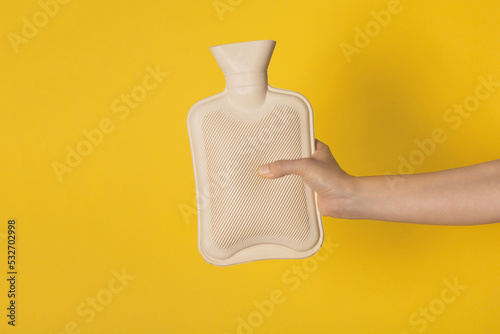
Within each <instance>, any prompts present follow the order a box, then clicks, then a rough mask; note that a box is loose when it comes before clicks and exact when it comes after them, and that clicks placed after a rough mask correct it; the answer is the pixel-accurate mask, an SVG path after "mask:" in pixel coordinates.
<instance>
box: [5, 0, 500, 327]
mask: <svg viewBox="0 0 500 334" xmlns="http://www.w3.org/2000/svg"><path fill="white" fill-rule="evenodd" d="M221 2H222V3H225V4H226V5H227V6H229V7H230V9H231V10H227V11H225V12H223V13H222V16H219V15H218V13H217V11H216V9H215V7H214V4H213V1H211V0H206V1H200V0H196V1H195V0H189V1H187V0H185V1H125V2H121V1H102V0H100V1H97V0H89V1H76V0H73V1H71V2H69V3H68V4H61V5H60V8H59V10H58V12H57V13H56V14H55V15H54V17H50V18H49V20H48V23H47V24H46V25H44V26H43V27H40V28H39V29H38V33H37V34H36V35H35V36H34V37H32V38H29V39H28V42H27V43H23V44H20V45H19V46H18V53H16V52H15V50H14V47H13V45H12V44H11V42H10V41H9V38H8V37H7V36H8V34H9V32H13V33H16V34H18V35H20V34H21V29H22V26H23V20H22V19H23V17H26V18H28V19H29V20H33V19H32V17H33V15H35V14H36V13H37V12H38V11H40V8H41V7H40V4H39V3H38V2H37V1H35V0H30V1H26V0H23V1H14V2H12V1H2V2H1V4H0V13H1V14H0V15H1V17H2V20H1V23H0V35H1V36H3V37H2V38H1V39H0V76H1V77H0V103H1V108H0V113H1V122H0V134H1V136H2V138H1V140H0V142H1V144H0V154H1V159H2V160H1V165H0V168H1V176H0V182H1V183H0V223H1V225H0V249H1V253H0V254H1V255H0V261H1V262H2V263H3V265H2V266H0V267H1V268H4V269H2V274H1V275H0V276H1V277H4V274H5V272H6V271H7V270H6V260H7V259H6V257H7V254H6V239H5V234H6V231H7V220H8V219H9V218H15V219H16V220H17V224H18V230H17V233H18V237H19V239H18V240H19V241H18V244H17V247H18V268H17V269H18V271H19V275H18V286H17V289H18V298H17V303H18V309H17V315H18V318H17V326H16V327H15V328H12V327H11V326H7V324H6V322H7V318H6V316H5V315H6V313H7V312H6V310H5V308H6V307H7V304H6V303H7V302H8V300H7V296H6V295H7V282H6V280H5V279H4V278H2V279H1V280H0V281H1V283H0V295H2V298H0V301H1V303H2V304H1V309H2V310H3V311H2V317H1V319H3V320H2V323H1V324H0V332H2V333H23V334H24V333H26V334H29V333H53V334H55V333H58V334H59V333H71V332H75V333H78V332H81V333H221V334H223V333H236V332H237V326H238V321H239V320H238V319H240V320H241V319H245V320H244V321H246V322H247V323H248V321H249V320H248V317H249V316H252V314H253V316H254V319H253V324H254V325H255V324H257V325H258V326H255V328H254V327H250V330H251V331H253V332H254V333H333V332H335V333H394V334H400V333H405V332H407V333H419V330H420V331H421V332H425V333H429V334H431V333H496V332H499V331H500V323H499V321H498V319H499V318H500V303H499V299H500V279H499V277H500V264H499V261H498V254H499V253H500V243H499V242H498V240H499V236H500V225H489V226H477V227H438V226H418V225H410V224H400V223H388V222H378V221H348V220H341V219H332V218H324V221H323V222H324V228H325V235H326V236H327V237H328V236H329V237H330V238H331V240H332V241H333V242H334V243H336V244H337V245H336V246H338V247H337V248H335V250H334V251H333V252H332V253H331V254H327V253H326V252H325V250H324V249H323V250H321V252H322V253H321V254H323V255H325V254H326V255H329V257H328V258H327V259H326V260H324V261H321V262H319V263H316V264H317V268H316V267H314V266H313V265H314V263H312V262H309V265H311V266H313V267H312V268H313V269H314V270H311V271H312V272H311V273H310V274H308V275H309V276H308V277H307V278H306V279H300V280H299V282H300V286H298V288H297V289H296V290H292V289H291V284H289V283H287V281H286V280H284V278H283V275H285V276H286V275H288V274H289V273H290V272H289V270H291V268H292V267H293V266H294V265H299V266H303V265H304V264H305V263H304V262H303V261H302V260H296V261H295V260H272V261H261V262H255V263H249V264H244V265H237V266H231V267H227V268H219V267H215V266H212V265H209V264H207V263H205V262H204V261H203V259H202V258H201V256H200V254H199V253H198V249H197V221H196V215H195V214H193V212H194V210H195V204H194V200H195V191H194V189H195V188H194V176H193V169H192V162H191V151H190V146H189V140H188V134H187V127H186V116H187V112H188V110H189V108H190V107H191V106H192V105H193V104H194V103H195V102H196V101H198V100H200V99H202V98H205V97H208V96H211V95H213V94H216V93H218V92H220V91H222V90H223V88H224V77H223V75H222V72H221V71H220V69H219V68H218V66H217V64H216V62H215V60H214V59H213V56H212V55H211V53H210V51H209V49H208V48H209V47H210V46H212V45H217V44H225V43H233V42H241V41H250V40H258V39H274V40H276V41H277V46H276V50H275V53H274V55H273V58H272V60H271V64H270V68H269V81H270V84H271V85H272V86H274V87H278V88H284V89H289V90H294V91H298V92H300V93H302V94H303V95H305V96H306V97H307V98H308V99H309V101H310V102H311V104H312V106H313V109H314V112H315V114H314V117H315V131H316V137H317V138H318V139H320V140H322V141H324V142H326V143H327V144H328V145H330V147H331V149H332V151H333V153H334V155H335V157H336V158H337V160H338V161H339V163H340V164H341V166H342V167H343V168H344V169H346V171H348V172H349V173H351V174H354V175H373V174H384V173H386V172H393V173H395V172H397V169H398V165H399V160H398V159H399V158H398V157H399V156H400V155H401V156H403V157H404V158H408V156H409V154H410V153H411V152H413V151H414V150H415V149H417V146H416V144H415V143H414V141H415V140H416V139H420V140H422V139H424V138H429V137H430V133H431V131H432V129H434V128H442V129H444V130H445V131H446V133H447V135H448V139H447V141H446V142H445V143H443V144H439V145H437V147H436V151H435V152H434V153H433V154H431V155H429V156H428V157H426V159H425V162H424V163H423V164H421V165H420V166H416V168H415V171H416V172H425V171H433V170H439V169H445V168H453V167H458V166H464V165H468V164H473V163H479V162H482V161H487V160H492V159H497V158H499V152H500V150H499V142H500V89H498V91H495V92H494V93H492V94H491V97H490V98H488V99H487V100H485V101H482V102H481V104H480V106H479V108H478V109H477V110H476V111H474V112H473V113H472V115H471V117H469V118H468V119H464V120H463V124H462V125H461V126H460V127H459V128H458V129H456V130H454V129H452V128H451V127H450V124H451V123H448V122H445V121H444V120H443V114H444V113H445V111H446V110H447V109H448V108H451V107H452V106H453V104H455V103H462V102H463V101H464V99H465V98H466V97H467V96H469V95H473V94H474V89H475V87H476V86H477V85H478V83H479V81H478V77H479V76H484V77H487V76H488V75H490V74H492V75H493V78H494V79H496V81H500V70H499V68H498V64H499V63H500V44H499V43H498V36H500V21H499V20H498V17H499V15H500V3H499V2H495V1H487V0H482V1H478V0H474V1H455V0H449V1H423V0H420V1H415V0H413V1H410V0H402V1H401V5H400V6H401V7H402V10H401V12H400V13H399V14H397V15H392V17H391V22H390V23H389V24H388V25H387V26H386V27H383V28H382V29H381V31H380V32H379V33H378V34H377V35H376V36H374V37H373V38H371V39H370V43H369V45H368V46H366V47H365V48H362V49H361V50H360V52H359V53H357V54H353V55H352V59H351V62H350V63H348V62H347V61H346V58H345V57H344V55H343V54H342V51H341V48H340V43H342V42H345V43H349V44H352V45H354V38H355V35H356V32H355V27H356V26H358V27H360V28H362V29H364V27H365V25H366V24H367V23H369V22H370V21H373V20H374V18H373V16H372V14H371V11H380V10H382V9H385V8H387V5H388V3H389V1H347V0H346V1H285V0H281V1H264V0H251V1H250V0H243V1H236V0H232V1H229V0H221ZM226 9H228V8H226ZM157 65H158V66H159V67H160V68H161V70H162V71H165V72H168V73H169V75H168V77H166V78H165V79H164V80H163V82H162V83H161V84H159V85H158V87H157V88H156V89H154V90H151V91H149V92H148V96H147V97H146V98H145V99H144V101H142V102H140V103H139V106H138V107H137V108H135V109H133V110H131V112H130V114H129V115H128V117H126V118H125V119H120V117H119V116H120V114H116V113H114V112H113V110H112V108H111V104H112V102H113V101H114V100H115V99H117V98H119V97H120V96H121V94H129V93H130V92H131V90H132V89H133V88H134V87H136V86H138V85H141V84H142V80H143V78H144V76H145V75H146V74H147V73H148V72H147V70H146V67H148V66H149V67H151V68H153V69H154V68H155V67H156V66H157ZM102 119H110V120H111V121H112V122H113V124H114V126H115V128H114V130H113V131H112V132H111V133H109V134H105V135H104V138H103V140H102V143H101V144H100V145H98V146H95V147H94V148H93V151H92V152H91V154H89V155H88V156H86V157H84V158H83V160H82V162H81V164H80V165H78V166H77V167H75V168H74V170H73V171H72V172H71V173H66V174H64V176H63V182H59V180H58V178H57V176H56V174H55V172H54V170H53V167H52V164H53V162H54V161H57V162H60V163H64V161H65V156H66V147H67V146H70V147H72V148H73V149H75V147H76V145H77V144H78V143H79V142H81V141H82V140H84V139H85V137H84V136H83V134H82V130H84V129H87V130H91V129H95V128H97V127H98V125H99V122H100V121H101V120H102ZM326 255H325V256H326ZM123 268H124V270H125V271H126V273H127V274H128V275H130V276H133V277H134V278H133V279H132V280H130V281H129V282H128V285H127V286H126V287H124V288H123V290H122V291H121V292H119V293H115V294H113V295H112V301H110V302H109V304H106V305H105V306H103V307H102V310H101V311H100V312H96V314H95V319H93V320H92V321H89V322H86V321H85V320H88V319H89V318H88V317H84V316H81V315H79V314H78V313H77V308H78V306H79V305H81V303H86V301H87V298H95V297H96V296H99V295H100V296H101V299H102V298H104V297H103V296H105V295H106V294H107V296H108V297H109V288H108V284H109V283H110V282H111V281H112V280H113V277H114V276H113V271H114V270H115V271H118V272H120V271H121V270H122V269H123ZM309 268H311V267H309ZM5 276H6V275H5ZM296 277H297V276H296ZM445 280H449V281H450V282H453V281H454V280H457V281H458V282H459V283H460V284H461V285H465V286H466V288H465V289H464V290H463V291H462V292H461V294H460V295H459V296H456V299H455V300H454V302H452V303H447V304H445V306H444V307H445V309H444V310H440V314H438V315H435V317H434V318H433V319H432V321H431V320H427V324H426V326H425V328H424V326H423V325H421V324H420V325H418V326H417V325H415V324H414V323H412V322H411V316H412V314H414V313H415V312H417V313H418V312H420V311H419V310H420V308H422V307H423V308H428V307H429V305H434V307H436V305H439V301H438V302H436V300H437V299H439V298H440V293H441V291H442V290H443V289H444V288H446V283H445ZM115 283H116V282H115ZM116 285H118V284H116ZM276 290H278V291H281V292H282V293H283V296H284V298H285V300H284V302H283V303H282V304H279V305H274V306H273V309H272V312H271V313H272V314H270V315H269V316H262V321H260V320H259V319H260V318H259V316H258V314H256V313H255V312H258V309H257V307H256V306H255V304H254V301H257V302H261V301H263V300H264V299H269V298H270V295H271V292H272V291H276ZM433 303H434V304H433ZM252 312H253V313H252ZM239 317H241V318H239ZM417 318H418V319H425V318H422V317H421V316H420V315H419V316H418V317H417ZM259 321H260V322H259ZM72 323H75V324H76V325H77V328H76V329H71V326H70V328H69V329H70V330H69V331H68V328H66V329H65V326H67V324H72ZM250 330H249V329H248V328H246V332H250ZM240 332H245V330H244V329H241V328H240Z"/></svg>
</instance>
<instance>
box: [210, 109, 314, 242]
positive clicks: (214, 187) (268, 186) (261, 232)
mask: <svg viewBox="0 0 500 334" xmlns="http://www.w3.org/2000/svg"><path fill="white" fill-rule="evenodd" d="M202 132H203V142H204V149H205V154H206V161H207V169H208V171H207V172H208V179H209V185H210V198H209V205H210V213H211V215H210V232H211V236H210V238H211V240H212V243H213V246H214V247H216V248H218V249H221V250H223V249H226V250H227V249H229V248H231V247H233V246H235V247H236V246H238V245H239V244H241V243H247V244H248V243H252V241H254V243H259V242H269V243H275V244H281V245H284V246H288V247H290V248H294V247H293V245H296V244H297V243H298V244H300V243H301V242H304V241H305V240H306V239H307V237H308V236H309V232H310V222H309V218H308V211H307V206H306V198H305V188H304V187H305V184H304V181H303V180H302V178H301V177H299V176H296V175H288V176H285V177H282V178H279V179H273V180H271V179H264V178H262V177H260V176H259V175H258V173H257V168H258V166H260V165H262V164H265V163H268V162H271V161H275V160H280V159H299V158H301V157H302V151H301V138H300V134H301V131H300V118H299V115H298V111H297V110H296V109H294V108H292V107H289V106H285V105H276V106H275V107H274V108H273V110H272V112H270V113H269V114H268V115H267V116H266V117H264V118H262V119H260V120H258V121H254V122H243V121H239V120H236V119H234V118H231V117H229V116H228V115H227V114H226V113H225V112H224V110H222V109H218V110H215V111H212V112H210V113H207V114H206V116H205V117H204V118H203V121H202Z"/></svg>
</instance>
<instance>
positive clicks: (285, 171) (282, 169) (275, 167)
mask: <svg viewBox="0 0 500 334" xmlns="http://www.w3.org/2000/svg"><path fill="white" fill-rule="evenodd" d="M310 163H311V160H310V159H307V158H304V159H298V160H277V161H274V162H271V163H269V164H267V165H262V166H260V167H259V169H258V172H259V174H260V176H262V177H265V178H269V179H275V178H278V177H282V176H285V175H290V174H294V175H300V176H304V174H305V173H306V171H307V169H308V168H309V166H310Z"/></svg>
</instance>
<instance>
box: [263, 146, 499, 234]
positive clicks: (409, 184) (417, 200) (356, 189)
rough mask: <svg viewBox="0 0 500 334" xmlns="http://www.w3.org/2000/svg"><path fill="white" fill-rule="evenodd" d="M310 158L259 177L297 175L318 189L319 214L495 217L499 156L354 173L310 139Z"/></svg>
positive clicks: (437, 219) (425, 220)
mask: <svg viewBox="0 0 500 334" xmlns="http://www.w3.org/2000/svg"><path fill="white" fill-rule="evenodd" d="M316 146H317V150H316V151H315V152H314V154H313V155H312V156H311V158H306V159H299V160H280V161H275V162H272V163H270V164H268V165H266V166H267V167H268V172H267V173H266V168H263V167H261V168H259V173H260V175H261V176H263V177H266V178H276V177H281V176H284V175H287V174H296V175H300V176H302V178H303V179H304V181H305V182H306V183H307V184H308V185H309V186H310V187H311V188H312V189H313V190H314V191H316V192H317V193H318V207H319V210H320V213H321V215H323V216H331V217H337V218H349V219H374V220H385V221H397V222H406V223H420V224H434V225H477V224H489V223H496V222H500V160H494V161H490V162H485V163H481V164H477V165H473V166H468V167H461V168H455V169H449V170H443V171H439V172H432V173H422V174H413V175H405V176H400V175H391V176H382V175H381V176H362V177H354V176H351V175H349V174H347V173H345V172H344V171H343V170H342V169H341V168H340V166H339V165H338V164H337V162H336V161H335V159H334V157H333V155H332V154H331V152H330V149H329V148H328V146H327V145H326V144H324V143H322V142H320V141H318V140H317V141H316Z"/></svg>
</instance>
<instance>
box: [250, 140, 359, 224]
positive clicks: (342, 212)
mask: <svg viewBox="0 0 500 334" xmlns="http://www.w3.org/2000/svg"><path fill="white" fill-rule="evenodd" d="M315 144H316V151H315V152H314V153H313V154H312V155H311V157H310V158H302V159H297V160H277V161H274V162H271V163H269V164H267V165H263V166H260V167H259V169H258V172H259V174H260V176H262V177H264V178H269V179H274V178H278V177H282V176H285V175H290V174H294V175H300V176H301V177H302V179H303V180H304V181H305V182H306V184H307V185H308V186H309V187H311V188H312V189H313V190H314V191H315V192H316V193H317V194H318V209H319V212H320V214H321V215H322V216H331V217H337V218H352V213H351V212H349V207H351V203H352V202H353V199H352V198H351V196H352V186H353V180H354V178H355V177H354V176H351V175H349V174H347V173H346V172H344V171H343V170H342V168H340V166H339V165H338V163H337V161H336V160H335V158H334V157H333V155H332V153H331V152H330V148H329V147H328V145H326V144H325V143H323V142H321V141H319V140H317V139H316V140H315Z"/></svg>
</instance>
